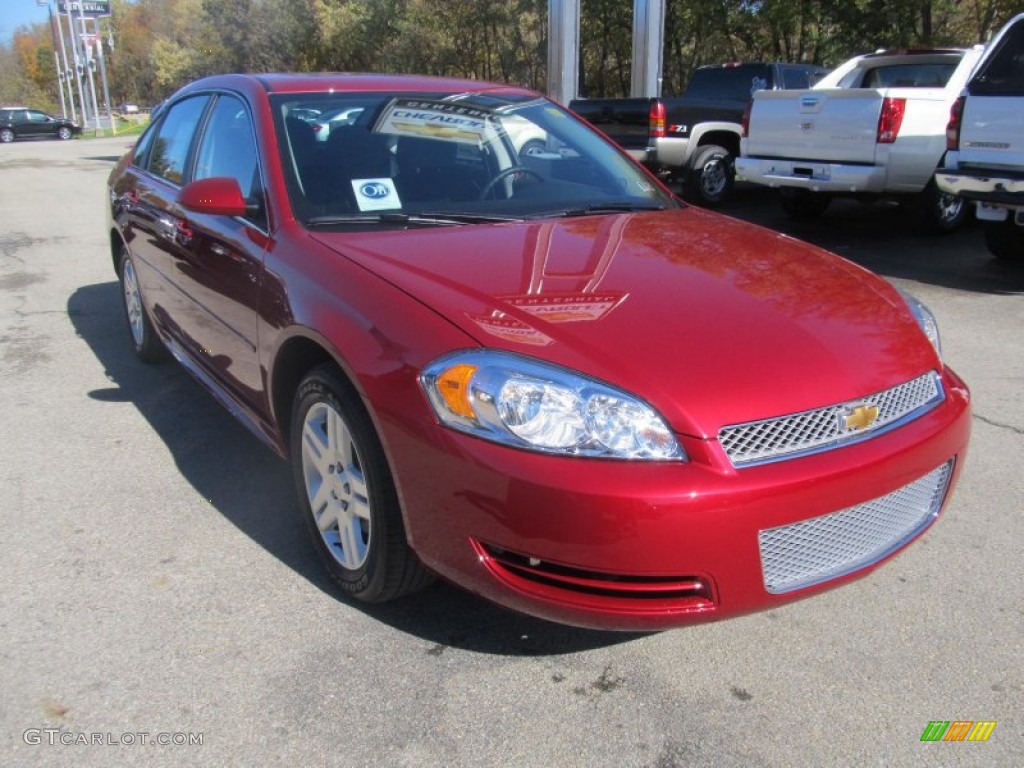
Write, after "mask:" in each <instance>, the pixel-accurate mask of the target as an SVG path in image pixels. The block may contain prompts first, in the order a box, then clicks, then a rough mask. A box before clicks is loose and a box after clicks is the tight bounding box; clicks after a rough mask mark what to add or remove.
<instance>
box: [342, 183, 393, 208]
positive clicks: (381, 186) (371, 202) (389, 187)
mask: <svg viewBox="0 0 1024 768" xmlns="http://www.w3.org/2000/svg"><path fill="white" fill-rule="evenodd" d="M352 191H353V192H355V195H356V205H358V206H359V210H360V211H389V210H395V209H396V208H401V207H402V201H401V200H400V199H399V197H398V190H397V189H395V182H393V181H392V180H391V179H352Z"/></svg>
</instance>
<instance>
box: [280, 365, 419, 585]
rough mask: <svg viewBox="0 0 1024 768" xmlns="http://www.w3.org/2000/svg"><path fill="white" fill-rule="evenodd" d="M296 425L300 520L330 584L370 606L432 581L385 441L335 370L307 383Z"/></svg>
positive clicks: (296, 407) (297, 402) (317, 371)
mask: <svg viewBox="0 0 1024 768" xmlns="http://www.w3.org/2000/svg"><path fill="white" fill-rule="evenodd" d="M291 423H292V428H291V460H292V471H293V474H294V477H295V487H296V492H297V494H298V502H299V514H300V515H301V516H302V519H303V522H304V524H305V526H306V529H307V531H308V532H309V535H310V538H311V539H312V540H313V546H314V548H315V549H316V550H317V553H318V554H319V556H320V558H321V560H323V562H324V564H325V565H326V567H327V571H328V573H329V575H330V577H331V579H332V580H333V581H334V582H335V583H337V584H338V586H339V587H340V588H341V589H342V591H344V592H345V593H346V594H348V595H350V596H352V597H354V598H356V599H358V600H361V601H363V602H367V603H382V602H385V601H388V600H393V599H395V598H397V597H400V596H402V595H404V594H408V593H410V592H413V591H415V590H417V589H421V588H422V587H424V586H426V585H427V584H429V583H430V581H432V576H431V575H430V574H429V573H428V572H427V571H426V570H425V569H424V568H423V566H422V565H421V564H420V562H419V560H418V559H417V558H416V555H415V554H414V553H413V551H412V550H411V549H410V548H409V544H408V541H407V539H406V535H405V526H404V525H403V524H402V513H401V508H400V506H399V503H398V493H397V491H396V490H395V484H394V481H393V480H392V477H391V472H390V470H389V468H388V464H387V460H386V459H385V457H384V450H383V448H382V447H381V444H380V440H378V438H377V434H376V432H375V430H374V428H373V424H372V422H371V421H370V418H369V416H368V415H367V414H366V411H365V410H363V408H362V404H361V402H360V401H359V397H358V395H357V394H356V392H355V391H354V389H353V388H352V386H351V385H349V384H348V382H347V381H345V380H344V379H343V378H342V377H341V375H340V374H339V372H338V369H337V368H336V367H335V366H333V365H321V366H319V367H317V368H314V369H313V370H312V371H310V372H309V373H308V374H307V375H306V377H305V378H304V379H303V380H302V383H301V384H300V385H299V388H298V390H297V392H296V394H295V399H294V401H293V406H292V422H291Z"/></svg>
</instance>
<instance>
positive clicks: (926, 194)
mask: <svg viewBox="0 0 1024 768" xmlns="http://www.w3.org/2000/svg"><path fill="white" fill-rule="evenodd" d="M969 211H970V206H969V205H968V203H967V202H966V201H965V200H964V199H963V198H962V197H957V196H956V195H951V194H949V193H947V192H943V191H942V190H940V189H939V188H938V187H937V186H936V185H935V180H934V179H932V180H931V181H929V182H928V185H927V186H926V187H925V188H924V190H923V191H922V192H921V194H920V196H919V197H918V199H917V225H918V228H919V229H921V230H922V231H923V232H928V233H931V234H936V235H940V234H945V233H947V232H952V231H953V230H955V229H959V228H960V225H961V224H963V223H964V221H965V220H966V219H967V214H968V213H969Z"/></svg>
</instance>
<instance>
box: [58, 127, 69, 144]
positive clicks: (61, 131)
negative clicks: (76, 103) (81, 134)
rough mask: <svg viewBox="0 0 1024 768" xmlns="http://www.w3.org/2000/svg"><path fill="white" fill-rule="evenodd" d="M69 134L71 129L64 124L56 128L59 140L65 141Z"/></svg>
mask: <svg viewBox="0 0 1024 768" xmlns="http://www.w3.org/2000/svg"><path fill="white" fill-rule="evenodd" d="M71 136H72V134H71V129H70V128H68V127H67V126H66V125H62V126H61V127H60V128H58V129H57V138H58V139H60V140H61V141H67V140H68V139H70V138H71Z"/></svg>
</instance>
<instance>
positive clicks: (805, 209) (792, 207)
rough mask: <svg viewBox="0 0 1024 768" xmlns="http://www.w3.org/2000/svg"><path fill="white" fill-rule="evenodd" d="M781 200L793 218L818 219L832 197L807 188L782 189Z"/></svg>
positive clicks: (788, 214) (780, 192) (787, 213)
mask: <svg viewBox="0 0 1024 768" xmlns="http://www.w3.org/2000/svg"><path fill="white" fill-rule="evenodd" d="M779 201H780V202H781V203H782V210H784V211H785V212H786V215H787V216H789V217H790V218H791V219H816V218H818V217H819V216H821V214H823V213H824V212H825V209H826V208H828V206H829V203H831V202H832V198H831V197H830V196H829V195H825V194H822V193H820V192H808V191H807V190H806V189H780V190H779Z"/></svg>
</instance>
